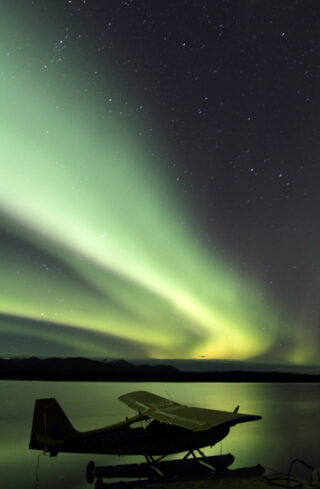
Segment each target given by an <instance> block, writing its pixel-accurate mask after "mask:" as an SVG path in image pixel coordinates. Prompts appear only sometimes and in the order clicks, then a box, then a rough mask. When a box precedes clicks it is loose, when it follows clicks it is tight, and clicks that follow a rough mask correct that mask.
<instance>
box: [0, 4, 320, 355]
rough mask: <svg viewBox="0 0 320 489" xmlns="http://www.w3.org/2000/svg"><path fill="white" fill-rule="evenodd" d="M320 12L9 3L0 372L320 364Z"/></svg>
mask: <svg viewBox="0 0 320 489" xmlns="http://www.w3.org/2000/svg"><path fill="white" fill-rule="evenodd" d="M319 45H320V5H319V2H318V0H310V1H308V0H304V1H302V0H301V1H294V0H254V1H252V0H243V1H239V0H235V1H232V0H225V1H224V0H220V1H215V0H206V1H191V0H129V1H122V0H104V1H102V0H101V1H99V0H86V1H85V0H83V1H78V0H64V1H62V0H55V1H54V2H53V1H51V0H34V1H32V0H28V1H27V0H3V1H1V5H0V81H1V83H0V87H1V95H0V125H1V130H0V256H1V270H0V355H86V356H91V357H126V358H130V357H135V358H137V357H152V358H204V357H206V358H213V359H216V358H217V359H222V358H223V359H243V360H247V359H259V360H264V361H271V362H274V363H276V362H284V363H292V364H319V353H320V324H319V297H318V296H319V289H320V278H319V277H320V270H319V263H320V252H319V251H320V232H319V221H320V220H319V207H320V197H319V182H320V170H319V163H318V161H319V155H320V112H319V109H320V89H319V83H320V76H319V74H320V73H319V66H320V55H319Z"/></svg>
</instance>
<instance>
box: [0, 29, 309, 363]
mask: <svg viewBox="0 0 320 489" xmlns="http://www.w3.org/2000/svg"><path fill="white" fill-rule="evenodd" d="M20 28H21V26H18V25H17V24H16V23H13V24H12V25H11V24H10V22H6V24H5V26H2V30H1V39H0V40H1V86H2V96H1V118H0V124H1V144H0V167H1V181H0V212H1V215H2V217H3V219H2V228H3V229H4V230H5V233H7V234H4V235H5V236H7V238H8V239H7V240H6V239H5V240H3V241H2V244H1V254H2V265H1V276H0V286H1V296H0V313H1V314H2V315H3V318H4V320H3V321H2V322H0V331H1V328H2V330H6V328H7V330H9V327H10V333H12V334H16V335H22V336H28V337H34V338H43V339H46V340H47V341H48V342H52V341H54V342H56V343H61V344H66V345H70V347H71V346H72V348H74V349H75V351H79V352H81V353H83V352H84V353H86V354H88V355H101V354H104V355H117V356H120V355H125V356H126V357H128V356H130V352H131V356H142V355H145V356H150V357H159V358H161V357H162V358H163V357H166V358H170V357H176V358H177V357H185V358H187V357H191V358H192V357H198V356H201V355H203V356H208V357H210V358H230V359H248V358H253V357H259V356H260V355H263V354H264V353H266V352H267V351H268V350H269V349H270V348H272V345H273V343H274V341H275V340H276V338H277V337H278V334H277V331H278V329H279V323H280V321H281V320H280V316H279V314H277V313H276V312H275V307H274V306H273V304H271V300H270V298H266V297H265V296H264V294H263V293H262V289H261V288H259V286H258V284H257V283H256V282H255V281H254V280H253V279H251V278H250V277H248V278H247V279H244V278H243V277H242V276H241V274H240V272H236V271H235V270H234V269H233V270H232V269H231V267H230V265H228V264H226V263H223V262H222V261H221V259H220V258H219V253H218V251H217V250H215V249H214V248H212V247H211V248H210V249H209V248H208V244H207V243H203V242H201V236H200V232H198V231H197V226H196V225H195V222H194V221H195V219H194V217H193V216H192V213H191V212H190V209H189V208H188V205H187V203H186V202H184V199H183V197H182V194H179V192H180V191H179V190H178V187H179V185H174V184H175V183H176V182H173V183H170V179H169V176H168V175H166V174H164V172H163V171H162V170H161V166H162V165H161V158H159V157H157V156H154V155H152V149H154V148H151V145H152V143H150V142H149V141H148V139H147V137H145V134H146V132H147V131H144V130H143V128H142V129H141V132H142V133H143V135H142V136H141V137H140V140H139V141H137V137H136V136H135V134H136V131H137V125H138V124H139V121H138V119H136V120H133V118H132V119H131V121H129V122H130V123H129V122H128V121H126V119H125V118H124V116H122V114H121V113H120V112H121V110H120V109H119V108H117V105H116V102H114V103H112V104H111V102H110V101H109V100H108V99H106V97H105V95H103V94H102V93H99V90H98V88H99V83H102V84H103V87H104V88H103V92H104V93H107V92H108V90H107V88H106V87H109V91H110V93H111V94H112V93H115V90H116V88H115V85H116V83H115V82H116V81H117V75H116V74H115V73H112V70H111V68H110V74H109V77H108V79H103V80H102V81H100V82H99V81H96V80H98V77H97V76H96V77H94V75H92V79H93V81H92V86H91V95H90V93H88V92H84V88H83V87H85V86H86V77H87V74H85V73H82V71H81V63H80V61H79V63H78V64H77V63H76V62H74V64H73V67H72V70H69V69H68V68H66V67H65V66H63V63H62V62H60V63H59V60H56V59H55V60H51V62H50V56H51V53H50V52H49V54H48V53H47V52H46V49H45V47H44V48H42V49H41V50H40V49H39V48H35V46H37V45H38V44H37V40H36V39H33V40H31V41H30V42H29V43H27V42H26V41H25V40H24V41H22V39H23V36H25V35H26V34H25V33H24V34H23V33H22V31H21V29H20ZM28 39H29V40H30V34H29V37H28ZM48 42H49V41H48ZM62 66H63V68H62ZM89 92H90V91H89ZM97 92H98V93H97ZM110 106H112V112H110V110H109V109H110ZM115 114H117V115H115ZM157 150H158V148H155V153H156V154H157ZM159 151H160V150H159ZM158 154H159V153H158ZM240 282H241V285H239V284H240ZM8 318H12V320H9V319H8ZM80 330H84V331H85V332H86V336H85V339H82V340H81V338H84V337H82V336H81V335H80V334H78V333H79V331H80ZM88 333H89V334H88ZM90 334H92V341H91V340H90V338H91V337H90ZM94 335H98V338H100V339H99V341H94V340H93V338H94V337H95V336H94ZM103 337H105V338H106V341H104V342H103V341H102V340H101V338H103ZM109 340H110V341H109ZM310 351H311V347H310V345H306V346H305V348H303V346H302V345H300V346H299V349H297V348H293V349H292V350H291V351H290V352H288V355H287V357H286V358H283V360H286V361H293V362H300V361H301V362H302V361H305V362H307V361H311V360H312V355H311V356H310ZM298 352H299V354H298Z"/></svg>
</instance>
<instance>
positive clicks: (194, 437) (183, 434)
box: [29, 391, 261, 461]
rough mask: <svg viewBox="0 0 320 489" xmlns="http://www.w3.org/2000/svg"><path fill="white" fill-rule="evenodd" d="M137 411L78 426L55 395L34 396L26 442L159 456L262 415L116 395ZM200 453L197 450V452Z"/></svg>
mask: <svg viewBox="0 0 320 489" xmlns="http://www.w3.org/2000/svg"><path fill="white" fill-rule="evenodd" d="M119 400H120V401H122V402H124V403H125V404H127V406H129V407H130V408H132V409H134V410H135V411H137V414H136V416H134V417H132V418H126V419H125V420H124V421H122V422H120V423H117V424H113V425H111V426H107V427H105V428H101V429H97V430H92V431H86V432H79V431H77V430H76V429H75V428H74V427H73V426H72V424H71V423H70V421H69V420H68V418H67V416H66V415H65V414H64V412H63V411H62V409H61V407H60V406H59V404H58V403H57V401H56V400H55V399H53V398H52V399H37V400H36V402H35V408H34V414H33V424H32V432H31V440H30V444H29V448H31V449H35V450H42V451H45V452H48V453H49V454H50V455H51V456H55V455H57V454H58V453H59V452H72V453H99V454H116V455H144V456H145V457H146V459H147V461H149V460H150V459H152V456H155V455H159V456H161V458H163V456H166V455H169V454H172V453H179V452H186V451H187V452H189V453H190V454H191V453H192V454H193V451H195V450H197V451H199V452H200V448H202V447H206V446H208V445H210V446H212V445H215V444H216V443H217V442H219V441H220V440H222V439H223V438H225V437H226V436H227V434H228V433H229V430H230V427H231V426H234V425H236V424H238V423H244V422H246V421H255V420H257V419H261V416H255V415H251V414H240V413H238V412H237V411H238V406H237V408H236V409H235V410H234V412H226V411H215V410H211V409H202V408H195V407H188V406H184V405H182V404H178V403H176V402H173V401H171V400H169V399H165V398H163V397H160V396H156V395H154V394H151V393H149V392H145V391H137V392H131V393H129V394H125V395H123V396H120V397H119ZM200 453H201V452H200Z"/></svg>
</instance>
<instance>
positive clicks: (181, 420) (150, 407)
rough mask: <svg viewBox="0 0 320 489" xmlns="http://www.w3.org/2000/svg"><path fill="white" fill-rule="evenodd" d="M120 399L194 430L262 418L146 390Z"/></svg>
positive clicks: (160, 418) (154, 415) (153, 414)
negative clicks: (194, 404) (199, 405)
mask: <svg viewBox="0 0 320 489" xmlns="http://www.w3.org/2000/svg"><path fill="white" fill-rule="evenodd" d="M119 400H120V401H122V402H124V403H125V404H127V406H129V407H130V408H132V409H134V410H135V411H138V412H139V413H141V414H143V415H145V416H148V417H150V418H154V419H156V420H158V421H162V422H164V423H169V424H174V425H177V426H181V427H182V428H187V429H189V430H192V431H205V430H209V429H211V428H215V427H217V426H223V425H224V426H233V425H235V424H238V423H244V422H246V421H255V420H257V419H261V416H256V415H252V414H240V413H231V412H227V411H215V410H212V409H202V408H195V407H188V406H184V405H183V404H178V403H177V402H174V401H170V400H169V399H165V398H164V397H160V396H156V395H155V394H151V393H150V392H146V391H135V392H130V393H129V394H124V395H123V396H120V397H119Z"/></svg>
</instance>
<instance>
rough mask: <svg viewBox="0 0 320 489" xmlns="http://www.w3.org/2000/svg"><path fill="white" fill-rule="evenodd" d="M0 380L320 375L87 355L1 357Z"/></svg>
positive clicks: (319, 378) (295, 378) (310, 378)
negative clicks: (218, 368)
mask: <svg viewBox="0 0 320 489" xmlns="http://www.w3.org/2000/svg"><path fill="white" fill-rule="evenodd" d="M0 379H7V380H9V379H11V380H61V381H106V382H320V375H310V374H304V373H289V372H276V371H265V372H263V371H244V370H234V371H207V372H199V371H197V372H194V371H193V372H192V371H182V370H179V369H178V368H176V367H173V366H170V365H148V364H145V365H133V364H131V363H129V362H127V361H126V360H110V361H108V360H104V361H98V360H90V359H88V358H81V357H70V358H60V357H59V358H44V359H40V358H36V357H31V358H10V359H4V358H3V359H0Z"/></svg>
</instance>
